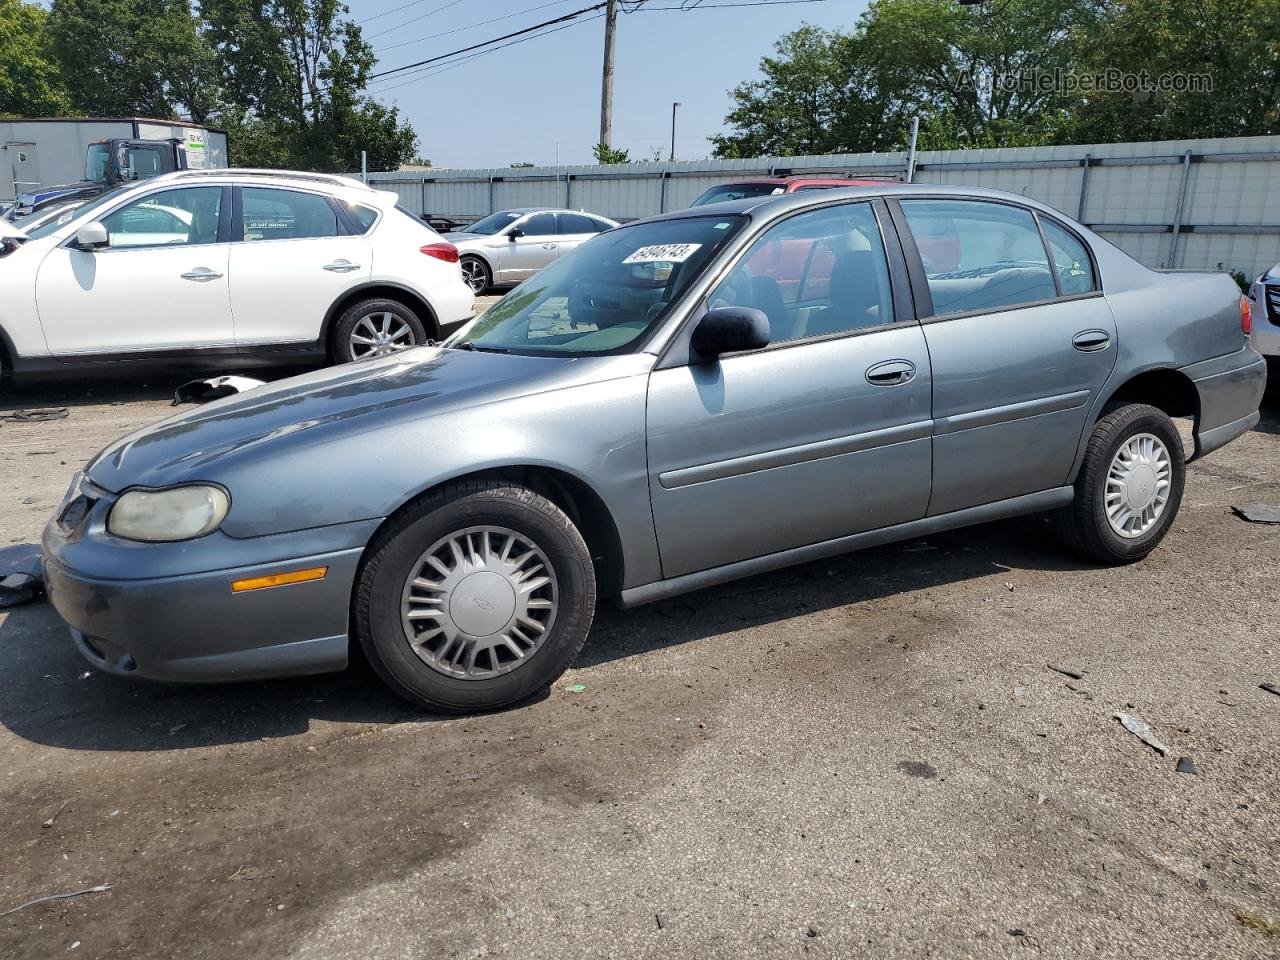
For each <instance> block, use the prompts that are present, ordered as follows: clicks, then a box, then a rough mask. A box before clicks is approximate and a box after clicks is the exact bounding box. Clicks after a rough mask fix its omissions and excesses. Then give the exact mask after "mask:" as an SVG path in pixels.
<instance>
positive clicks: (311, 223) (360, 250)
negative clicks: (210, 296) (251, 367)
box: [231, 187, 373, 348]
mask: <svg viewBox="0 0 1280 960" xmlns="http://www.w3.org/2000/svg"><path fill="white" fill-rule="evenodd" d="M236 189H237V190H241V197H240V223H239V231H238V234H233V237H237V236H238V239H237V240H236V242H234V243H232V245H231V311H232V314H233V315H234V317H235V336H236V343H237V344H238V345H239V346H240V347H248V348H252V347H255V346H261V345H265V344H280V343H311V342H314V341H316V340H318V339H319V337H320V331H321V327H322V326H323V325H324V318H325V315H326V314H327V313H328V312H329V308H330V307H332V306H333V304H334V303H336V302H337V301H338V300H339V299H340V298H341V297H342V296H343V295H344V294H346V293H347V291H349V290H351V289H352V288H354V287H356V286H357V285H359V284H360V283H362V282H364V281H365V280H368V278H369V277H370V276H371V275H372V271H373V265H372V259H373V248H372V246H371V245H370V243H369V241H368V240H366V239H365V238H364V237H353V236H348V235H346V231H345V229H344V226H343V223H342V221H341V220H340V219H339V216H338V211H337V208H336V206H335V205H334V203H333V202H332V201H331V200H330V198H329V197H326V196H324V195H322V194H318V193H310V192H307V191H305V190H295V189H284V188H279V187H244V188H239V187H237V188H236ZM282 291H287V295H285V294H284V293H282Z"/></svg>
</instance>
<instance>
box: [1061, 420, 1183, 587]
mask: <svg viewBox="0 0 1280 960" xmlns="http://www.w3.org/2000/svg"><path fill="white" fill-rule="evenodd" d="M1185 482H1186V457H1185V455H1184V453H1183V449H1182V440H1181V438H1180V437H1179V436H1178V430H1177V427H1175V426H1174V423H1173V421H1172V420H1170V419H1169V417H1168V415H1167V414H1165V413H1164V411H1162V410H1158V409H1157V408H1155V407H1152V406H1148V405H1147V404H1129V405H1126V406H1123V407H1119V408H1116V409H1114V410H1111V411H1109V412H1107V413H1106V415H1105V416H1103V418H1102V419H1101V420H1099V421H1098V422H1097V423H1096V424H1095V425H1094V428H1093V434H1092V436H1091V437H1090V438H1089V446H1088V448H1087V449H1086V451H1085V457H1084V463H1083V464H1082V465H1081V467H1080V473H1079V475H1078V476H1077V477H1076V482H1075V500H1074V501H1072V503H1071V504H1070V505H1068V506H1066V507H1063V508H1062V509H1061V510H1059V511H1058V512H1057V514H1056V515H1055V517H1054V519H1055V525H1056V527H1057V529H1058V532H1059V534H1060V535H1061V536H1062V539H1063V540H1064V541H1065V542H1066V543H1067V545H1068V546H1070V547H1071V548H1072V549H1074V550H1075V551H1076V552H1078V553H1082V554H1084V555H1085V556H1087V557H1089V558H1090V559H1093V560H1097V561H1099V562H1101V563H1106V564H1126V563H1134V562H1136V561H1138V560H1141V559H1142V558H1143V557H1145V556H1147V554H1149V553H1150V552H1151V551H1152V550H1154V549H1155V548H1156V546H1157V545H1159V543H1160V541H1161V540H1163V539H1164V536H1165V534H1166V533H1168V531H1169V527H1170V526H1171V525H1172V523H1173V520H1174V517H1175V516H1177V513H1178V507H1179V505H1180V504H1181V503H1182V491H1183V487H1184V485H1185Z"/></svg>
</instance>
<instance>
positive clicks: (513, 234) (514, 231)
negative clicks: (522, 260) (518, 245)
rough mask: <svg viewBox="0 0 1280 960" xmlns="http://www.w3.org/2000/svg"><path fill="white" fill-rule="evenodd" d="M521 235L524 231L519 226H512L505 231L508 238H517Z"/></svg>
mask: <svg viewBox="0 0 1280 960" xmlns="http://www.w3.org/2000/svg"><path fill="white" fill-rule="evenodd" d="M523 236H524V231H523V230H521V229H520V228H519V227H512V228H511V229H510V230H508V231H507V239H508V240H519V239H520V238H521V237H523Z"/></svg>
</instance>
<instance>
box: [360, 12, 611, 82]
mask: <svg viewBox="0 0 1280 960" xmlns="http://www.w3.org/2000/svg"><path fill="white" fill-rule="evenodd" d="M605 6H606V4H604V3H597V4H596V5H595V6H592V7H583V8H582V9H581V10H575V11H573V13H566V14H565V15H564V16H563V17H556V18H554V19H552V20H544V21H543V22H542V23H535V24H534V25H533V26H531V27H525V28H524V29H523V30H516V31H515V32H513V33H508V34H505V35H503V36H501V37H494V38H493V39H492V40H485V41H483V42H481V43H473V44H471V46H469V47H462V48H461V49H459V50H452V51H450V52H449V53H442V54H440V55H439V56H436V57H428V58H427V59H426V60H419V61H418V62H417V63H407V64H405V65H404V66H403V67H394V68H392V69H391V70H383V71H382V72H380V73H371V74H369V76H368V77H367V78H366V79H368V80H377V79H379V78H381V77H389V76H392V75H394V74H397V73H403V72H404V71H406V70H413V69H415V68H417V67H425V66H427V65H428V64H432V63H439V62H440V61H441V60H448V59H449V58H451V57H456V56H458V55H459V54H462V53H470V52H471V51H472V50H479V49H480V48H481V47H487V46H491V45H492V44H495V43H501V42H502V41H503V40H510V39H511V38H512V37H520V36H524V35H525V34H528V33H533V32H534V31H535V30H541V29H542V28H543V27H550V26H553V25H555V24H557V23H565V22H566V21H570V20H576V19H577V18H578V17H580V16H582V15H583V14H585V13H593V12H594V11H596V10H600V9H602V8H603V7H605Z"/></svg>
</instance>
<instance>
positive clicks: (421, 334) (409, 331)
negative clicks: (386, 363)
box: [329, 297, 427, 363]
mask: <svg viewBox="0 0 1280 960" xmlns="http://www.w3.org/2000/svg"><path fill="white" fill-rule="evenodd" d="M426 342H427V331H426V328H425V327H423V325H422V321H421V320H419V319H418V315H417V314H416V313H414V312H413V311H412V310H410V309H409V308H408V307H406V306H405V305H404V304H403V303H400V302H398V301H396V300H385V299H382V298H380V297H379V298H376V299H371V300H362V301H361V302H360V303H357V304H355V305H354V306H352V307H350V308H348V309H347V310H346V311H345V312H344V313H343V314H342V316H341V317H339V318H338V322H337V323H335V324H334V325H333V334H332V335H331V337H330V343H329V354H330V356H331V357H332V358H333V362H334V363H350V362H351V361H352V360H369V359H372V358H373V357H385V356H388V355H390V354H392V353H398V352H399V351H401V350H408V349H409V348H410V347H420V346H422V345H423V344H424V343H426Z"/></svg>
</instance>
